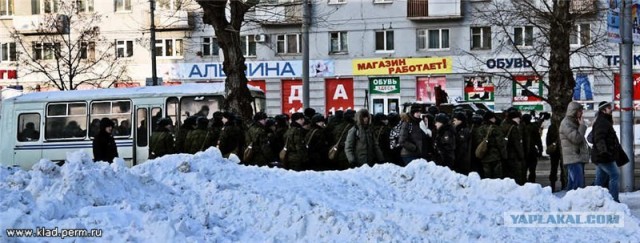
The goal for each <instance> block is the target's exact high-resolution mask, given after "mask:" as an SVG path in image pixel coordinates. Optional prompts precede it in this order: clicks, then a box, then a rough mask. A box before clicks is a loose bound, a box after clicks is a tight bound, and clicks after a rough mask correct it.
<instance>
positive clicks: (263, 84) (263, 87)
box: [247, 80, 267, 94]
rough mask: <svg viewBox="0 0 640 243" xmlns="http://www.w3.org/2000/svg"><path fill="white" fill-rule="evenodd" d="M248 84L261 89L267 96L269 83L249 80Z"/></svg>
mask: <svg viewBox="0 0 640 243" xmlns="http://www.w3.org/2000/svg"><path fill="white" fill-rule="evenodd" d="M247 84H249V85H251V86H253V87H256V88H259V89H260V90H262V92H264V93H265V94H266V93H267V82H266V81H265V80H249V82H248V83H247Z"/></svg>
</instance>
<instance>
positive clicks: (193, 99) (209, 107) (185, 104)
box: [180, 96, 223, 121]
mask: <svg viewBox="0 0 640 243" xmlns="http://www.w3.org/2000/svg"><path fill="white" fill-rule="evenodd" d="M222 100H223V97H222V96H188V97H182V99H180V111H181V112H182V115H181V117H180V120H181V121H184V120H185V119H187V117H189V116H190V115H191V116H194V115H195V116H197V117H199V116H202V117H205V118H207V119H211V118H213V113H214V112H216V111H218V108H219V107H220V104H222ZM205 107H206V108H205Z"/></svg>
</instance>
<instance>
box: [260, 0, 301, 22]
mask: <svg viewBox="0 0 640 243" xmlns="http://www.w3.org/2000/svg"><path fill="white" fill-rule="evenodd" d="M255 13H256V20H257V21H258V22H259V23H260V24H262V25H281V26H284V25H302V1H281V2H279V3H278V2H276V3H262V4H260V5H258V6H256V11H255Z"/></svg>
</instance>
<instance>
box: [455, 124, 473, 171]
mask: <svg viewBox="0 0 640 243" xmlns="http://www.w3.org/2000/svg"><path fill="white" fill-rule="evenodd" d="M467 120H468V119H467V116H466V115H465V113H462V112H456V113H454V114H453V121H452V123H453V127H454V129H455V131H456V150H455V151H456V152H455V155H456V160H455V163H454V169H455V171H456V172H458V173H460V174H463V175H468V174H469V172H471V128H469V127H467Z"/></svg>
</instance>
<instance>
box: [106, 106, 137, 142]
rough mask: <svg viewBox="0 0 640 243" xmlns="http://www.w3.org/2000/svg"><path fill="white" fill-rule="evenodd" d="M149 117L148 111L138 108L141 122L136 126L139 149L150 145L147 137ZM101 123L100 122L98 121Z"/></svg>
mask: <svg viewBox="0 0 640 243" xmlns="http://www.w3.org/2000/svg"><path fill="white" fill-rule="evenodd" d="M146 117H147V109H146V108H138V117H137V118H136V119H137V120H139V121H142V122H140V123H139V124H134V125H136V129H137V131H138V134H137V139H136V144H137V145H138V147H146V146H147V144H149V141H148V140H149V138H148V137H147V134H148V133H149V132H148V130H149V129H148V128H147V120H146V119H145V118H146ZM98 122H100V121H98Z"/></svg>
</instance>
